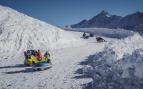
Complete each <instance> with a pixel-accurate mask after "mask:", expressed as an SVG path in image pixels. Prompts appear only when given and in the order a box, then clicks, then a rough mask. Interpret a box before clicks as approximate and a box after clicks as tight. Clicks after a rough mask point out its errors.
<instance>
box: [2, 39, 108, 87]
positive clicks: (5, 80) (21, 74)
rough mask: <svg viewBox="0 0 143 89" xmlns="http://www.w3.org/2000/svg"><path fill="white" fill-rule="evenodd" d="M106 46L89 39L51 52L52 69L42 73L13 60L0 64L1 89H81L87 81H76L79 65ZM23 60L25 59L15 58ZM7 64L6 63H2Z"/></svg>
mask: <svg viewBox="0 0 143 89" xmlns="http://www.w3.org/2000/svg"><path fill="white" fill-rule="evenodd" d="M105 44H107V43H96V41H95V39H94V40H92V39H89V40H88V42H87V44H86V45H83V46H81V47H72V48H64V49H59V50H54V51H53V52H52V64H53V66H52V68H50V69H48V70H45V71H33V70H32V69H31V68H30V67H24V66H23V64H22V63H23V61H21V60H16V59H15V58H12V59H11V60H13V61H5V62H7V63H4V62H3V60H2V62H1V65H0V89H81V84H85V83H87V82H89V81H90V80H89V79H88V80H85V79H84V80H82V79H75V78H74V77H75V76H76V75H77V74H75V71H76V70H77V69H78V68H80V67H82V66H80V65H78V63H79V62H81V61H83V60H84V59H86V57H88V56H89V55H92V54H94V53H96V52H99V51H101V50H103V48H104V46H105ZM18 58H20V59H21V58H23V59H24V57H18ZM5 60H7V59H5ZM3 63H4V64H3Z"/></svg>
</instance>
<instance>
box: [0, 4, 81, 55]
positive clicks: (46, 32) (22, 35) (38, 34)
mask: <svg viewBox="0 0 143 89" xmlns="http://www.w3.org/2000/svg"><path fill="white" fill-rule="evenodd" d="M82 43H83V42H82V41H81V39H80V38H79V37H78V36H77V35H74V34H72V33H71V32H67V31H64V30H62V29H60V28H57V27H54V26H52V25H50V24H47V23H45V22H42V21H40V20H37V19H34V18H31V17H29V16H27V15H24V14H22V13H19V12H17V11H15V10H13V9H11V8H8V7H3V6H0V53H1V54H2V53H6V54H8V53H13V52H23V51H24V50H27V49H41V50H52V49H58V48H64V47H71V46H77V45H81V44H82Z"/></svg>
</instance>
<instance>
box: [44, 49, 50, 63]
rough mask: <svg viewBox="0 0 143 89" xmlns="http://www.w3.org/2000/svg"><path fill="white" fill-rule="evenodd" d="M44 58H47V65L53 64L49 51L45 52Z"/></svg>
mask: <svg viewBox="0 0 143 89" xmlns="http://www.w3.org/2000/svg"><path fill="white" fill-rule="evenodd" d="M44 57H45V58H46V61H47V63H51V59H50V53H49V52H48V51H46V52H45V54H44Z"/></svg>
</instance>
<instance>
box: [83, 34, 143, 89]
mask: <svg viewBox="0 0 143 89" xmlns="http://www.w3.org/2000/svg"><path fill="white" fill-rule="evenodd" d="M142 44H143V38H142V37H141V36H140V35H139V34H135V35H133V36H131V37H128V38H125V39H122V40H119V41H115V42H110V43H109V44H108V45H106V47H105V48H104V50H103V51H102V52H99V53H96V54H94V55H91V56H89V57H88V58H87V60H86V66H85V67H84V68H83V74H84V75H86V76H90V78H92V80H93V81H92V82H91V83H89V84H87V86H86V87H85V89H142V88H143V70H142V69H143V46H142Z"/></svg>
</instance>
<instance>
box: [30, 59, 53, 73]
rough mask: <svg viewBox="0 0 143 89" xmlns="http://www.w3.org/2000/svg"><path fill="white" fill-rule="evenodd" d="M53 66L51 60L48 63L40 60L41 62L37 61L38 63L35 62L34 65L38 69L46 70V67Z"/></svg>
mask: <svg viewBox="0 0 143 89" xmlns="http://www.w3.org/2000/svg"><path fill="white" fill-rule="evenodd" d="M51 67H52V64H51V62H49V63H47V62H45V61H43V62H39V63H36V64H33V65H32V68H33V69H34V70H36V71H42V70H46V69H49V68H51Z"/></svg>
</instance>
